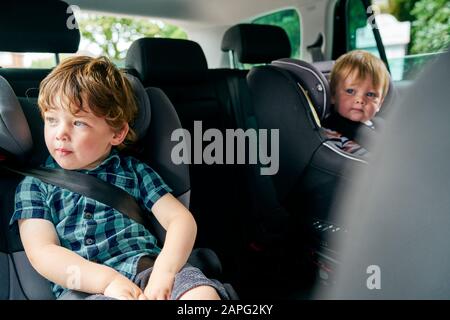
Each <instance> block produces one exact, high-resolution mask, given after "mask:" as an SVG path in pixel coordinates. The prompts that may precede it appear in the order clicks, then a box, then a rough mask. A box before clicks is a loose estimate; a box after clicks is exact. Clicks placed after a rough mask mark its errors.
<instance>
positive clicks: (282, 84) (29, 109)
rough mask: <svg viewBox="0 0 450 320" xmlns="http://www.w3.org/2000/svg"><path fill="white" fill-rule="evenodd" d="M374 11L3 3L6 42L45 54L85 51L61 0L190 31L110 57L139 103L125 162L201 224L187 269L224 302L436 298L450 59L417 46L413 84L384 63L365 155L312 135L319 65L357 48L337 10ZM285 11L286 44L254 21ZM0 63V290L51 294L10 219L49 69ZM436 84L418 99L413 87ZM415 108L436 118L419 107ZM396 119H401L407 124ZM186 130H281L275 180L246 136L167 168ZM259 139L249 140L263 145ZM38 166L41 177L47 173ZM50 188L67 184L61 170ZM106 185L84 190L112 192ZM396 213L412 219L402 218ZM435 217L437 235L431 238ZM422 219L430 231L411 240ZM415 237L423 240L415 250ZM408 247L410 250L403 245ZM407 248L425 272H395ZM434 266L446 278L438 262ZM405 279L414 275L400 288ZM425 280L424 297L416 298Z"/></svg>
mask: <svg viewBox="0 0 450 320" xmlns="http://www.w3.org/2000/svg"><path fill="white" fill-rule="evenodd" d="M370 5H372V2H371V1H366V0H320V1H308V0H282V1H274V0H248V1H244V2H243V1H237V0H229V1H226V2H225V1H218V0H196V1H188V2H184V1H177V0H170V1H169V0H164V1H162V0H152V1H146V2H145V1H127V2H122V1H119V0H114V1H87V0H73V1H71V0H64V1H60V0H46V1H35V2H27V1H14V2H12V1H11V2H8V3H6V4H4V9H3V10H2V11H1V12H0V52H13V53H51V54H54V59H55V64H57V63H58V62H59V61H60V59H61V58H62V56H63V54H68V53H71V54H83V51H81V50H80V45H81V43H82V41H84V40H83V33H81V32H80V30H79V29H78V28H69V25H68V21H69V20H68V19H70V18H71V17H72V11H71V10H69V9H70V8H71V6H76V8H78V9H79V10H81V12H83V11H86V12H97V13H98V12H101V13H104V14H107V15H109V16H115V15H126V16H139V17H147V18H152V19H162V20H164V21H168V22H171V23H175V24H177V25H178V26H180V27H183V28H184V29H185V30H187V31H188V34H189V37H188V39H180V38H178V39H177V38H167V37H145V36H143V37H139V38H137V39H135V40H133V41H132V42H130V43H128V44H127V47H126V50H125V53H124V59H123V61H122V62H123V64H122V65H121V66H120V67H121V69H122V70H123V71H124V72H125V73H126V75H127V78H128V79H129V81H130V83H131V84H132V87H133V91H134V94H135V97H136V100H137V101H138V107H139V114H138V116H137V118H136V120H135V122H134V123H133V128H134V129H135V131H136V132H137V133H138V142H137V143H136V146H135V148H133V153H132V155H133V156H135V157H137V158H138V159H140V160H142V161H144V162H145V163H147V164H149V165H150V166H151V167H152V168H153V169H155V170H156V171H157V172H158V173H159V174H160V175H161V177H162V178H163V179H164V181H165V182H166V183H167V184H168V185H169V186H170V187H171V188H172V189H173V190H174V192H173V194H174V195H175V196H176V197H177V198H178V199H179V200H180V201H181V202H182V203H183V204H184V205H185V206H186V207H187V208H189V210H190V211H191V212H192V213H193V215H194V217H195V220H196V222H197V226H198V232H197V238H196V242H195V249H194V250H193V253H192V254H191V257H190V260H189V262H191V263H192V264H193V265H195V266H198V267H199V268H200V269H201V270H202V271H203V272H204V273H205V274H206V275H207V276H210V277H213V278H216V279H218V280H220V281H221V282H223V283H224V284H225V288H226V290H227V292H228V293H229V296H230V297H231V298H232V299H266V298H274V299H324V298H325V299H335V298H336V297H337V298H341V299H360V298H362V299H377V298H413V299H414V298H419V299H422V298H425V299H426V298H444V291H445V290H443V291H439V290H440V289H439V288H442V287H441V286H440V284H439V280H438V277H437V276H436V275H435V276H434V277H428V274H429V273H433V272H431V271H430V272H425V271H426V270H428V271H429V270H431V269H433V267H434V266H435V263H436V262H434V261H432V260H433V258H432V257H434V256H438V257H440V258H439V259H441V258H442V257H443V256H444V255H443V254H441V253H440V251H439V250H438V249H436V250H433V251H427V248H428V247H427V246H426V244H425V243H427V244H429V243H432V241H433V243H434V242H435V241H440V243H445V240H446V239H448V237H447V238H445V235H446V234H447V232H448V231H446V230H447V229H449V228H447V227H448V225H449V224H448V222H449V221H447V220H448V219H447V218H446V217H444V215H443V214H444V213H445V212H447V211H448V209H449V208H448V206H449V204H448V201H446V200H445V201H444V200H443V199H446V196H445V192H446V191H447V189H448V187H447V186H446V184H445V182H444V181H445V177H446V173H447V171H448V170H443V169H444V168H446V166H445V165H444V164H443V163H441V162H442V161H441V160H442V159H446V156H447V155H446V154H444V153H445V152H446V151H448V148H447V147H445V145H444V146H442V145H439V144H438V143H433V142H431V143H430V141H433V140H434V139H435V137H436V134H439V136H440V137H445V136H446V135H447V134H446V130H448V128H449V126H448V125H447V124H446V123H445V119H447V118H448V117H446V112H447V111H446V109H445V108H443V107H444V101H443V99H444V98H445V97H446V96H445V95H447V96H448V90H446V88H447V87H448V79H447V78H448V77H447V76H446V75H445V70H448V64H449V59H448V58H449V54H448V52H447V51H446V50H443V52H438V53H437V54H433V55H430V57H429V58H428V56H427V59H429V60H430V62H429V63H428V64H426V65H425V64H423V65H420V69H421V70H420V72H417V76H416V77H415V78H414V79H411V78H404V79H403V78H402V79H398V78H396V76H394V71H392V70H391V79H390V83H389V88H390V89H389V93H388V95H387V97H386V99H385V100H384V102H383V106H382V109H381V112H380V113H379V114H378V115H377V117H379V119H380V121H381V120H382V121H385V123H384V122H383V132H382V133H380V134H379V135H377V136H376V139H371V140H370V152H371V157H370V158H365V157H360V156H357V155H353V154H350V153H346V152H344V151H342V150H340V149H339V148H337V147H336V146H335V145H334V144H333V143H332V142H330V141H329V139H327V137H326V135H325V133H324V128H323V127H322V122H323V120H324V119H325V118H326V117H327V116H328V115H329V114H330V112H331V108H332V106H331V92H330V87H329V76H330V72H331V69H332V67H333V65H334V61H335V60H336V59H337V58H338V57H339V56H341V55H342V54H344V53H345V52H347V51H350V50H351V48H350V47H349V45H348V43H349V41H354V40H352V39H353V38H351V36H350V35H349V32H350V31H349V30H350V25H351V22H350V18H349V15H350V14H351V13H352V12H353V11H352V10H351V9H349V10H347V9H348V8H354V7H358V8H359V6H361V7H362V8H363V9H365V8H367V7H369V6H370ZM286 8H289V9H290V10H294V11H296V12H299V13H300V16H301V19H300V22H301V23H300V31H299V34H300V35H301V40H300V45H299V46H298V48H297V47H295V46H294V45H293V42H292V41H291V37H290V35H289V34H288V32H287V31H286V29H284V28H282V27H281V26H279V25H274V24H264V23H263V24H261V23H258V24H256V23H252V21H253V20H254V19H255V18H256V17H259V16H262V15H263V14H266V13H272V12H275V11H277V10H281V9H283V10H284V9H286ZM362 14H363V19H366V18H368V17H369V14H367V16H365V12H363V13H362ZM76 18H77V19H78V17H76ZM71 22H72V23H74V20H71ZM364 25H365V23H364ZM361 30H362V29H361ZM362 33H363V32H362V31H361V32H360V33H359V34H362ZM371 36H372V37H373V44H371V45H372V47H371V49H370V50H372V52H374V50H376V52H377V54H378V55H379V56H380V58H382V59H383V60H384V62H385V63H387V64H388V66H389V63H388V59H387V58H386V52H387V49H386V50H385V46H384V45H383V40H382V39H381V37H380V33H379V32H378V29H377V28H374V29H373V35H371ZM371 41H372V40H371ZM118 42H120V41H119V40H118ZM357 42H358V41H357ZM371 43H372V42H371ZM386 48H387V45H386ZM295 50H298V55H297V56H293V54H292V52H294V51H295ZM0 58H1V56H0ZM1 61H2V60H0V188H1V190H2V192H1V195H0V217H1V218H0V222H1V226H0V228H1V232H0V300H16V299H18V300H39V299H54V296H53V294H52V292H51V290H50V283H49V281H47V280H46V279H44V278H43V277H42V276H40V275H39V274H38V273H37V272H36V271H35V270H34V269H33V267H32V266H31V264H30V262H29V261H28V258H27V257H26V254H25V252H24V249H23V246H22V243H21V241H20V237H19V233H18V228H17V226H13V227H10V226H9V220H10V218H11V215H12V213H13V211H14V194H15V189H16V186H17V185H18V183H19V182H20V181H21V180H22V179H23V176H24V175H31V174H35V173H36V172H38V171H33V170H38V168H39V166H40V165H41V164H42V163H43V162H44V161H45V159H46V158H47V157H48V155H49V153H48V151H47V149H46V147H45V142H44V136H43V127H44V124H43V120H42V118H41V115H40V113H39V109H38V107H37V97H38V94H39V84H40V82H41V81H42V80H43V79H44V78H45V77H46V76H47V75H48V74H49V73H50V72H51V70H52V67H45V68H42V67H38V68H31V67H22V68H17V67H9V66H2V65H1ZM417 65H419V64H417ZM427 67H428V68H427ZM405 68H406V67H405ZM422 69H424V70H422ZM404 73H405V74H406V71H404ZM411 74H413V73H411ZM415 74H416V73H414V75H415ZM434 91H437V92H438V94H436V95H434V94H433V99H432V101H431V103H430V100H429V99H428V97H427V96H426V95H424V94H423V93H424V92H434ZM441 94H442V95H441ZM420 103H422V105H421V104H420ZM423 105H428V106H429V105H433V107H435V108H436V109H437V110H438V111H437V112H430V113H427V109H426V108H421V106H423ZM430 107H431V106H430ZM407 108H408V109H407ZM405 115H407V117H408V118H407V119H408V121H407V122H405V121H403V122H402V121H401V120H402V119H403V118H404V117H405ZM199 126H200V131H201V132H200V133H199ZM180 128H182V129H185V130H186V132H188V133H189V134H190V135H191V136H192V137H194V139H195V137H197V136H198V135H202V133H203V132H207V131H210V132H217V134H220V135H222V136H223V137H226V136H227V133H228V132H229V131H230V130H234V132H272V133H273V132H276V137H277V139H278V140H277V143H276V144H275V145H274V144H272V145H271V146H270V147H269V148H268V150H265V151H267V152H268V153H271V154H272V155H274V154H276V155H277V157H278V158H277V159H278V163H277V165H278V167H277V172H276V173H275V174H271V175H264V174H261V172H263V170H264V169H265V168H266V167H267V164H263V163H261V162H256V163H250V161H241V160H242V159H241V157H240V154H239V152H244V158H245V160H249V159H250V155H251V152H252V146H251V145H250V138H249V140H248V141H249V142H248V143H245V144H244V149H242V150H241V149H238V148H237V147H236V146H234V147H233V148H234V149H233V148H231V149H228V148H225V149H224V150H223V153H224V154H223V156H224V159H227V161H226V163H224V162H223V161H222V162H221V161H215V162H213V163H207V162H206V161H199V162H196V161H191V163H182V164H175V163H174V162H173V161H172V158H171V155H172V150H173V149H174V147H175V145H177V141H174V140H173V139H172V133H173V132H174V130H176V129H180ZM384 128H386V130H384ZM436 128H440V130H439V129H437V131H436V132H435V131H434V129H436ZM239 130H240V131H239ZM422 133H425V134H423V135H422ZM261 140H262V139H261V138H258V139H257V140H255V141H257V142H258V143H259V149H258V151H259V152H261V149H262V148H263V147H261ZM444 140H445V139H444ZM210 141H211V139H210V140H209V141H206V140H205V139H204V137H203V140H202V138H201V137H200V145H199V146H194V148H195V147H197V148H200V150H205V148H206V147H208V145H209V142H210ZM412 141H414V143H412ZM184 142H185V141H184ZM266 142H267V141H266ZM441 142H442V141H441ZM193 143H194V142H193ZM444 144H445V141H444ZM438 145H439V146H438ZM417 146H419V147H417ZM425 146H427V148H430V149H431V150H430V149H425ZM372 147H373V149H372ZM265 148H267V147H265ZM372 151H373V152H372ZM391 154H395V156H392V157H391V156H388V155H391ZM215 155H216V156H217V150H216V154H215ZM404 163H407V164H408V166H403V164H404ZM430 163H431V164H433V165H428V164H430ZM421 169H423V171H422V170H421ZM428 170H432V172H429V171H428ZM33 172H34V173H33ZM411 172H414V174H411ZM39 174H41V175H42V178H43V179H49V181H52V178H51V177H52V174H51V173H46V172H39ZM369 176H371V177H376V178H375V179H369V178H368V177H369ZM424 177H426V179H424ZM430 177H431V178H430ZM61 180H63V181H62V182H61V183H62V185H63V186H65V187H66V186H67V188H70V186H69V184H68V182H67V180H72V179H68V178H65V179H61ZM64 180H66V181H64ZM51 183H52V182H51ZM72 183H73V181H72ZM77 183H79V184H81V182H80V181H78V182H74V183H73V184H75V185H76V184H77ZM417 185H420V186H417ZM405 186H407V188H404V187H405ZM73 188H75V190H78V189H77V188H76V186H74V187H73ZM410 189H412V190H410ZM106 190H108V188H106ZM368 190H369V191H368ZM424 190H426V192H425V193H424V194H422V196H421V197H415V194H420V192H423V191H424ZM435 191H439V192H438V194H435ZM101 193H102V192H101V191H97V192H95V193H94V196H95V198H96V199H98V198H103V197H105V198H112V197H114V194H111V192H103V194H101ZM106 193H109V194H108V195H106ZM357 194H359V196H357ZM367 194H369V195H371V196H370V197H369V198H366V195H367ZM394 194H395V195H396V196H395V197H394V196H393V195H394ZM428 196H429V197H430V198H428ZM438 196H439V198H438ZM355 199H356V200H355ZM387 199H388V200H387ZM438 199H440V200H438ZM105 201H109V200H108V199H106V200H105ZM402 201H403V202H405V203H403V202H402ZM406 201H408V205H407V204H406ZM409 201H411V202H409ZM116 202H121V201H117V199H116ZM399 202H400V203H399ZM428 204H430V207H427V208H426V206H427V205H428ZM431 204H433V205H431ZM119 205H120V204H119ZM361 208H363V209H361ZM394 213H395V214H394ZM408 214H410V215H411V217H414V219H413V218H411V219H410V218H407V219H406V220H407V221H408V222H407V223H406V224H403V223H402V221H405V220H404V219H405V215H408ZM150 216H152V215H150ZM155 221H156V220H155V219H153V220H152V222H151V224H150V225H149V228H150V229H151V230H152V232H153V233H155V234H157V235H158V238H159V241H160V242H161V243H163V242H164V230H163V229H162V228H161V226H159V225H158V224H157V223H156V222H155ZM432 224H433V225H437V226H439V229H440V231H441V233H439V234H437V235H436V234H435V232H434V231H433V230H432V227H431V225H432ZM420 228H427V229H426V230H427V231H428V232H426V233H425V234H422V236H423V237H422V236H419V233H420V232H419V229H420ZM414 230H415V231H414ZM413 231H414V234H413V235H412V234H410V233H409V232H413ZM422 241H423V243H422ZM427 241H428V242H427ZM413 242H414V243H418V242H420V245H418V246H419V250H418V251H417V252H416V251H414V248H416V246H414V247H413V246H410V245H411V243H413ZM406 244H407V245H408V246H410V247H408V246H407V247H408V248H409V249H410V250H404V248H405V245H406ZM430 246H431V245H430ZM387 248H388V249H387ZM441 249H442V248H441ZM367 252H376V255H374V256H370V257H372V258H373V259H374V260H373V261H374V262H370V261H369V260H370V257H369V256H368V255H367V254H365V253H367ZM400 252H401V253H402V254H404V259H405V260H404V261H400V259H401V257H403V256H402V254H400ZM408 254H409V255H408ZM423 257H427V258H426V259H422V258H423ZM413 258H414V259H418V260H420V261H423V264H420V263H419V264H416V262H415V265H416V266H417V267H416V268H413V270H410V272H409V273H405V274H403V275H402V276H399V274H401V270H403V269H402V268H401V266H402V265H404V264H405V263H411V262H410V261H411V259H413ZM421 259H422V260H421ZM442 260H443V261H442V263H443V264H442V265H441V266H440V267H439V268H438V270H439V271H440V272H441V273H440V274H441V275H442V274H443V272H444V270H445V268H444V266H445V263H447V260H448V259H447V257H446V255H445V258H442ZM378 261H379V262H378ZM414 261H415V260H414ZM399 262H400V263H399ZM369 265H379V266H381V267H382V270H383V275H384V272H386V275H387V276H386V278H387V279H389V280H383V284H384V283H385V282H384V281H386V282H389V284H390V285H392V288H391V290H388V291H383V293H380V292H381V291H377V290H367V288H366V279H367V277H368V276H369V275H368V273H367V272H366V271H367V270H366V268H367V267H368V266H369ZM385 269H386V271H384V270H385ZM388 270H392V272H391V273H390V271H388ZM355 275H357V276H355ZM412 276H415V277H416V278H417V277H418V278H420V279H423V281H420V282H419V283H416V284H415V285H411V283H409V284H408V277H412ZM383 279H384V278H383ZM397 281H398V282H399V283H401V285H399V286H397V285H396V282H397ZM403 284H404V285H403ZM423 287H424V288H427V290H425V291H423V292H421V293H420V294H419V293H418V292H419V291H420V290H421V288H423ZM444 289H446V290H447V287H445V288H444ZM445 292H447V291H445Z"/></svg>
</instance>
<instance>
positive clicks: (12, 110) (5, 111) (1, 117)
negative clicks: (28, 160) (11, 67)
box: [0, 76, 33, 160]
mask: <svg viewBox="0 0 450 320" xmlns="http://www.w3.org/2000/svg"><path fill="white" fill-rule="evenodd" d="M32 147H33V139H32V137H31V131H30V128H29V126H28V122H27V119H26V118H25V115H24V113H23V111H22V107H21V106H20V103H19V100H18V99H17V97H16V95H15V94H14V91H13V89H12V88H11V86H10V85H9V83H8V81H6V80H5V78H3V77H2V76H0V150H1V151H6V152H8V153H9V154H12V155H14V156H16V157H17V158H18V159H19V160H23V159H24V158H25V157H26V156H27V155H28V154H29V152H31V149H32Z"/></svg>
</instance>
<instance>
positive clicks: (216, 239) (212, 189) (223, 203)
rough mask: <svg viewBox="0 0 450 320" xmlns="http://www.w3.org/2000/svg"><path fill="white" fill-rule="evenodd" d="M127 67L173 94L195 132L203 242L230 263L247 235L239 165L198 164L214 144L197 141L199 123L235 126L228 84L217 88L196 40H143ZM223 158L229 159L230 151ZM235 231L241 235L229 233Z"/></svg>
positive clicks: (196, 206)
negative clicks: (242, 227) (242, 225)
mask: <svg viewBox="0 0 450 320" xmlns="http://www.w3.org/2000/svg"><path fill="white" fill-rule="evenodd" d="M126 68H127V70H128V71H129V72H130V73H132V74H135V75H137V76H138V77H139V79H140V80H141V81H142V83H143V85H144V86H145V87H148V86H157V87H159V88H161V89H162V90H163V91H164V92H165V93H166V94H167V96H168V98H169V99H170V101H171V102H172V104H173V105H174V107H175V110H176V111H177V113H178V115H179V118H180V121H181V125H182V126H183V128H184V129H186V130H187V131H188V132H189V134H190V136H191V139H192V140H191V141H192V144H191V164H190V176H191V189H192V193H191V211H192V213H193V214H194V216H195V218H196V221H197V223H198V227H199V228H198V230H199V231H198V238H197V245H199V246H208V247H211V248H213V249H214V250H215V251H217V253H218V254H219V256H220V257H221V260H222V261H224V264H225V263H226V261H232V260H235V248H236V247H237V246H239V243H240V237H241V234H242V232H241V230H240V223H239V219H240V217H239V213H240V210H242V209H241V200H240V194H239V192H238V188H237V186H238V185H239V183H240V182H239V177H238V174H237V171H236V170H235V169H236V166H235V165H232V164H227V165H225V164H221V163H212V164H206V163H205V162H204V161H203V160H202V161H201V163H198V162H197V163H195V162H194V152H196V150H197V152H198V150H200V152H203V150H204V148H205V147H206V146H207V145H208V144H209V143H208V142H203V141H200V144H199V143H198V140H195V138H196V137H200V139H201V138H202V137H201V133H200V136H199V133H198V132H199V131H200V130H199V127H197V133H196V131H195V130H194V124H195V123H197V125H198V124H201V131H202V132H205V131H206V130H208V129H214V130H218V131H219V132H220V133H222V134H223V136H225V130H226V128H234V127H235V125H234V123H233V120H232V118H231V116H230V114H229V113H228V110H229V105H228V104H229V102H230V101H229V100H230V95H229V92H228V88H220V87H219V86H216V82H215V79H214V78H213V77H211V75H210V70H209V69H208V65H207V61H206V58H205V55H204V53H203V50H202V48H201V47H200V45H199V44H198V43H196V42H194V41H190V40H182V39H165V38H142V39H138V40H136V41H135V42H133V43H132V45H131V46H130V48H129V50H128V52H127V56H126ZM196 121H197V122H196ZM199 147H200V148H199ZM196 148H197V149H196ZM201 156H202V154H200V157H201ZM223 156H224V159H225V157H226V150H224V152H223ZM224 162H225V161H224ZM230 230H233V232H234V235H235V236H233V237H230V236H229V232H230ZM223 239H228V240H227V241H224V240H223Z"/></svg>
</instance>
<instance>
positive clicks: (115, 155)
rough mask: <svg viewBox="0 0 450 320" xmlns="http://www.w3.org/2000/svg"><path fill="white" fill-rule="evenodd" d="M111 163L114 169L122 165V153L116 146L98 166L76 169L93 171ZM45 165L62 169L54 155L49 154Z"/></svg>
mask: <svg viewBox="0 0 450 320" xmlns="http://www.w3.org/2000/svg"><path fill="white" fill-rule="evenodd" d="M109 165H113V166H114V169H118V168H119V167H120V155H119V151H117V149H116V148H112V149H111V152H110V153H109V155H108V156H107V157H106V159H105V160H103V161H102V162H101V163H100V164H99V165H98V166H96V167H95V168H93V169H78V170H75V171H79V172H92V171H97V170H99V169H102V168H105V167H106V166H109ZM45 167H48V168H56V169H61V167H60V166H59V164H58V163H57V162H56V161H55V159H53V157H52V156H49V158H48V159H47V161H46V163H45Z"/></svg>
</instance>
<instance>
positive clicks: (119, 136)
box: [111, 123, 130, 146]
mask: <svg viewBox="0 0 450 320" xmlns="http://www.w3.org/2000/svg"><path fill="white" fill-rule="evenodd" d="M129 130H130V127H129V126H128V123H125V124H124V125H123V127H122V129H120V130H119V131H117V132H115V133H114V135H113V138H112V141H111V144H112V145H113V146H118V145H119V144H121V143H122V142H123V140H125V138H126V136H127V134H128V131H129Z"/></svg>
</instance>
